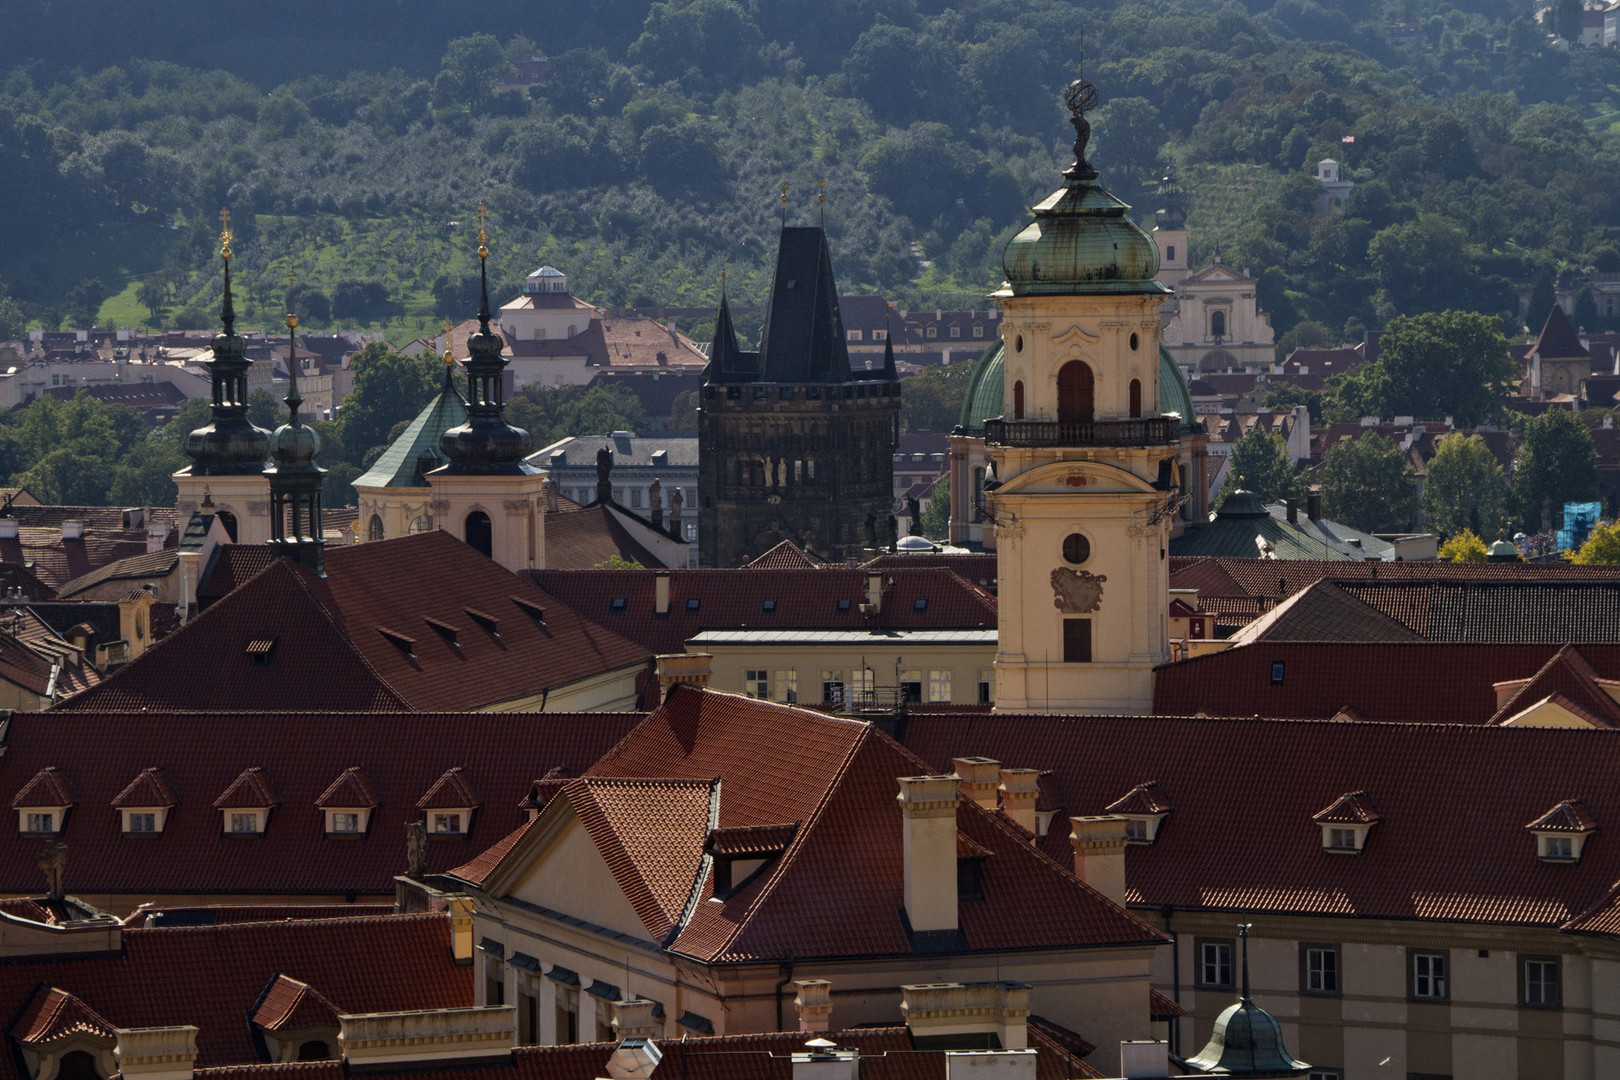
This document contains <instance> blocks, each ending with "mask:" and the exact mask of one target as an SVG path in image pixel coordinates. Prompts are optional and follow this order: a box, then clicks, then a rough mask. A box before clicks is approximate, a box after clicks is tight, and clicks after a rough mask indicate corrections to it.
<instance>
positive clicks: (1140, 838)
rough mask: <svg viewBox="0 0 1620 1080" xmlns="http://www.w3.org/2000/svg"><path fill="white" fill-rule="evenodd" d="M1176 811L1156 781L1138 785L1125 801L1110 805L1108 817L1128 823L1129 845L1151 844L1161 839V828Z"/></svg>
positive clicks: (1127, 795) (1126, 827) (1118, 800)
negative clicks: (1112, 816)
mask: <svg viewBox="0 0 1620 1080" xmlns="http://www.w3.org/2000/svg"><path fill="white" fill-rule="evenodd" d="M1173 809H1175V808H1174V807H1173V806H1171V804H1170V796H1169V795H1168V794H1167V793H1166V792H1165V790H1164V787H1163V786H1162V785H1160V784H1159V782H1158V781H1156V780H1155V781H1151V782H1149V783H1146V784H1138V785H1136V786H1135V787H1134V788H1132V789H1131V790H1130V791H1129V792H1128V793H1127V794H1126V795H1125V797H1124V798H1122V799H1117V800H1115V801H1114V802H1112V803H1109V804H1108V806H1107V808H1106V809H1105V813H1109V814H1113V815H1116V816H1118V817H1123V818H1124V819H1125V839H1126V841H1128V842H1129V843H1132V844H1151V843H1153V842H1154V841H1155V840H1157V839H1158V838H1159V826H1160V825H1162V824H1163V823H1164V819H1165V818H1166V817H1168V816H1169V815H1170V811H1171V810H1173Z"/></svg>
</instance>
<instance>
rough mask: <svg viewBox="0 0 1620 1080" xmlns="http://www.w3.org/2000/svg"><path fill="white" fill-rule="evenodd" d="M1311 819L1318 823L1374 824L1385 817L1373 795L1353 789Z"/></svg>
mask: <svg viewBox="0 0 1620 1080" xmlns="http://www.w3.org/2000/svg"><path fill="white" fill-rule="evenodd" d="M1311 820H1312V821H1314V822H1316V823H1317V824H1318V825H1373V824H1376V823H1377V822H1380V821H1382V820H1384V819H1383V817H1382V816H1381V815H1380V814H1379V813H1378V807H1376V806H1374V805H1373V801H1372V796H1371V795H1368V794H1367V793H1366V792H1365V791H1352V792H1349V793H1348V794H1345V795H1340V796H1339V797H1338V798H1337V799H1335V800H1333V802H1331V803H1330V804H1328V805H1327V806H1325V807H1323V808H1322V809H1321V810H1318V811H1317V812H1316V813H1314V814H1312V815H1311Z"/></svg>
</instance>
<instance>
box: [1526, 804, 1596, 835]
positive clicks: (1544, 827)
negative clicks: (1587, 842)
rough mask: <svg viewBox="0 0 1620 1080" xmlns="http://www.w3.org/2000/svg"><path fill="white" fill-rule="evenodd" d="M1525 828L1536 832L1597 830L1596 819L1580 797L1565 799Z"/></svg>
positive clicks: (1585, 831) (1587, 831) (1583, 831)
mask: <svg viewBox="0 0 1620 1080" xmlns="http://www.w3.org/2000/svg"><path fill="white" fill-rule="evenodd" d="M1525 828H1527V829H1532V830H1535V831H1538V832H1567V833H1589V832H1595V831H1597V821H1596V819H1594V818H1593V817H1592V811H1590V810H1588V809H1587V808H1586V804H1585V803H1584V802H1582V801H1581V800H1580V799H1565V800H1564V801H1563V802H1561V803H1559V804H1558V805H1557V806H1555V807H1553V808H1552V809H1551V810H1549V811H1547V812H1546V813H1545V814H1542V815H1541V816H1540V817H1538V818H1536V820H1534V821H1532V822H1531V823H1530V824H1528V825H1526V826H1525Z"/></svg>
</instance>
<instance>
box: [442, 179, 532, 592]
mask: <svg viewBox="0 0 1620 1080" xmlns="http://www.w3.org/2000/svg"><path fill="white" fill-rule="evenodd" d="M484 214H485V210H484V207H483V206H482V205H480V206H479V207H478V280H479V287H480V292H479V297H480V299H479V304H478V331H477V332H476V333H474V334H473V335H472V336H471V337H469V338H468V339H467V350H468V355H467V359H466V361H465V367H466V370H467V398H466V402H467V404H466V409H467V419H466V421H465V422H463V423H461V424H458V425H457V426H455V427H453V428H450V429H449V430H448V431H446V432H445V433H444V434H443V435H442V436H440V438H439V449H440V451H441V452H442V453H443V454H444V456H445V458H447V459H448V463H447V464H446V465H444V466H442V467H440V468H437V469H434V470H433V471H432V472H429V473H428V474H427V476H426V479H427V482H428V484H429V485H430V486H431V487H432V489H433V522H434V524H436V525H437V526H438V527H439V528H440V529H443V530H444V531H445V532H447V533H449V534H451V535H452V536H456V537H459V538H460V539H462V540H464V541H466V543H467V544H468V545H469V546H470V547H473V548H475V549H477V550H478V551H481V552H483V553H484V554H485V555H488V556H489V557H490V558H491V559H494V560H495V561H496V562H498V563H500V564H501V565H502V566H504V567H506V568H507V569H508V570H511V571H513V572H516V571H519V570H532V569H539V568H541V567H543V566H544V565H545V549H546V540H545V484H546V474H545V473H543V472H541V471H540V470H539V469H536V468H534V467H533V466H532V465H529V464H528V463H527V462H525V461H524V460H523V459H524V458H525V457H527V456H528V455H529V454H530V453H532V452H533V451H534V440H533V439H531V438H530V437H529V433H528V432H527V431H524V430H523V429H522V428H516V427H513V426H512V425H510V424H508V423H507V422H506V379H505V373H506V364H507V360H506V357H504V356H502V355H501V344H502V342H501V336H500V335H499V334H497V333H495V331H493V330H491V329H490V325H489V320H490V314H489V273H488V270H487V269H486V267H485V263H486V261H487V260H488V259H489V248H488V246H487V245H488V243H489V235H488V233H486V232H485V231H484Z"/></svg>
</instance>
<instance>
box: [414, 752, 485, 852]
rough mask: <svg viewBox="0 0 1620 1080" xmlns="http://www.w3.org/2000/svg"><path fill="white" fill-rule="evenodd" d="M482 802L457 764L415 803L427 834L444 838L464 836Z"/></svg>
mask: <svg viewBox="0 0 1620 1080" xmlns="http://www.w3.org/2000/svg"><path fill="white" fill-rule="evenodd" d="M482 805H483V799H482V798H481V797H480V796H479V794H478V791H477V789H475V788H474V787H473V784H472V777H471V776H469V775H468V774H467V770H466V769H463V768H462V767H461V766H459V765H458V766H456V767H455V768H453V769H450V770H448V771H446V772H445V774H444V775H443V776H441V777H439V779H438V782H437V783H435V784H434V785H433V786H432V787H431V788H429V789H428V793H427V794H426V795H423V796H422V797H421V798H420V799H418V800H417V802H416V808H417V809H418V810H421V811H422V812H423V817H424V820H425V821H426V822H427V831H428V836H429V837H437V838H440V839H446V840H449V839H458V838H462V837H465V836H467V834H468V833H470V832H471V831H472V819H473V814H474V813H475V812H476V811H477V809H478V807H480V806H482Z"/></svg>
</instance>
